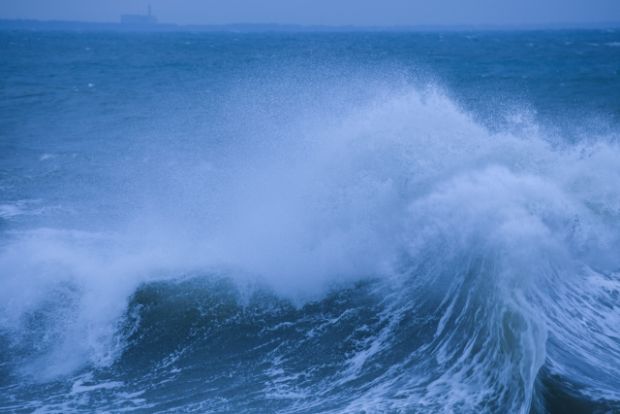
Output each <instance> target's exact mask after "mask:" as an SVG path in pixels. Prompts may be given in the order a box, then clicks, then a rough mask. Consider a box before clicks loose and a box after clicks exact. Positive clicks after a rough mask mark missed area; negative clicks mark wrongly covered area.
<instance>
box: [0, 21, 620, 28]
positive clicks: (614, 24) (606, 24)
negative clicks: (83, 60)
mask: <svg viewBox="0 0 620 414" xmlns="http://www.w3.org/2000/svg"><path fill="white" fill-rule="evenodd" d="M7 25H9V26H11V25H16V26H22V27H12V28H14V29H15V28H23V29H27V27H26V26H27V25H43V26H45V25H47V26H60V25H64V26H92V27H99V28H107V29H121V30H123V29H125V30H144V31H158V29H159V30H160V31H165V30H174V29H177V30H181V31H182V30H183V29H187V30H200V29H203V30H213V29H226V28H229V29H234V28H237V29H239V28H246V29H250V30H251V29H252V28H254V29H255V30H257V29H261V28H262V29H267V31H269V30H268V29H269V28H271V29H272V30H274V29H275V30H280V31H286V30H290V29H297V30H298V31H314V30H318V31H329V30H335V31H364V30H365V31H416V30H441V29H443V30H472V29H473V30H536V29H555V30H562V29H612V28H613V29H615V28H620V21H600V22H555V23H419V24H400V25H358V24H338V25H331V24H304V23H266V22H234V23H189V24H184V23H168V22H153V23H136V24H130V23H123V22H121V21H120V20H119V21H106V22H98V21H85V20H58V19H52V20H43V19H30V18H19V19H5V18H0V29H5V28H7V27H6V26H7ZM9 28H11V27H9ZM67 28H68V27H67Z"/></svg>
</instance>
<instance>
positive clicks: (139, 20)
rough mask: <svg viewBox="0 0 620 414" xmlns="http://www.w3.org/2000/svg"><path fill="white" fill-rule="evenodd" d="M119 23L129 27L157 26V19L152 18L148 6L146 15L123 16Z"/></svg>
mask: <svg viewBox="0 0 620 414" xmlns="http://www.w3.org/2000/svg"><path fill="white" fill-rule="evenodd" d="M121 23H122V24H131V25H148V24H157V18H156V17H155V16H153V13H152V12H151V5H150V4H149V6H148V11H147V14H123V15H122V16H121Z"/></svg>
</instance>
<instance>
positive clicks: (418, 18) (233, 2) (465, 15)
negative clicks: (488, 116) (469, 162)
mask: <svg viewBox="0 0 620 414" xmlns="http://www.w3.org/2000/svg"><path fill="white" fill-rule="evenodd" d="M148 3H150V4H151V5H152V6H153V13H154V14H155V15H156V16H157V17H158V18H159V20H160V21H161V22H166V23H179V24H222V23H240V22H242V23H296V24H322V25H349V24H351V25H424V24H442V25H444V24H445V25H454V24H539V23H592V22H617V21H620V0H0V18H4V19H7V18H9V19H14V18H20V19H42V20H83V21H99V22H106V21H107V22H113V21H118V19H119V15H121V14H125V13H144V12H145V10H146V6H147V4H148Z"/></svg>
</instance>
